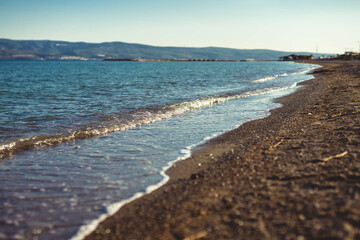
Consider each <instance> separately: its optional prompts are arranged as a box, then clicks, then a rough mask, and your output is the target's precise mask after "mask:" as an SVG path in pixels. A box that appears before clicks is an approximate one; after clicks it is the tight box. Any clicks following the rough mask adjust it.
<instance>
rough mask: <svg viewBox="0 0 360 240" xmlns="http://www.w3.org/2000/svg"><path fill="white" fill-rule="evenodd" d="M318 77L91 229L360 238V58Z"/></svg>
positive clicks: (327, 67)
mask: <svg viewBox="0 0 360 240" xmlns="http://www.w3.org/2000/svg"><path fill="white" fill-rule="evenodd" d="M312 63H316V64H320V65H322V66H323V67H322V68H319V69H316V70H315V71H314V72H313V73H312V74H313V75H314V76H315V78H314V79H312V80H309V81H306V82H304V83H303V85H304V87H302V88H300V89H299V90H298V91H297V92H296V93H294V94H292V95H289V96H287V97H284V98H282V99H280V100H278V102H280V103H282V104H283V107H281V108H278V109H275V110H272V111H271V115H270V116H269V117H266V118H264V119H260V120H256V121H252V122H249V123H246V124H244V125H242V126H241V127H240V128H238V129H235V130H233V131H230V132H228V133H226V134H224V135H221V136H220V137H217V138H215V139H213V140H211V141H210V142H208V143H206V144H205V145H204V146H201V147H200V148H199V149H198V150H196V151H195V152H194V154H193V155H192V157H191V158H189V159H187V160H185V161H182V162H178V163H176V165H174V166H173V167H172V168H171V169H169V170H168V172H167V173H168V174H169V175H170V181H169V182H168V183H167V184H166V185H164V186H163V187H161V188H160V189H158V190H156V191H154V192H152V193H151V194H148V195H145V196H143V197H142V198H139V199H137V200H135V201H133V202H131V203H129V204H127V205H125V206H124V207H122V208H121V209H120V210H119V212H117V213H116V214H115V215H113V216H112V217H110V218H108V219H106V220H105V221H103V222H102V223H101V224H100V225H99V226H98V228H97V229H96V231H94V232H93V233H92V234H91V235H89V236H88V237H87V238H86V239H201V238H204V239H330V238H331V239H358V238H359V237H360V228H359V227H358V225H357V223H358V222H359V221H360V210H359V209H360V171H359V170H360V158H359V157H360V155H359V154H360V148H359V146H360V136H359V133H360V117H359V115H360V113H359V109H360V101H359V99H360V98H359V96H360V88H359V87H360V85H359V83H360V62H333V61H329V62H328V61H326V62H325V61H324V62H312Z"/></svg>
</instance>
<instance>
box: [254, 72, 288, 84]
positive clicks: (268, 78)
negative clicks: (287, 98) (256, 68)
mask: <svg viewBox="0 0 360 240" xmlns="http://www.w3.org/2000/svg"><path fill="white" fill-rule="evenodd" d="M287 75H288V74H287V73H282V74H276V75H273V76H268V77H264V78H260V79H257V80H254V81H253V82H255V83H256V82H267V81H270V80H273V79H276V78H278V77H286V76H287Z"/></svg>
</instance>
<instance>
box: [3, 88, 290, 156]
mask: <svg viewBox="0 0 360 240" xmlns="http://www.w3.org/2000/svg"><path fill="white" fill-rule="evenodd" d="M295 86H296V83H295V84H293V85H291V86H287V87H273V88H265V89H261V90H260V89H258V90H254V91H249V92H245V93H239V94H231V95H226V96H225V95H224V96H209V97H205V98H200V99H196V100H194V101H188V102H182V103H175V104H170V105H167V106H163V107H160V108H147V109H138V110H135V111H133V112H130V113H127V114H122V115H119V116H114V117H112V118H110V119H108V120H105V121H103V122H99V123H95V124H92V125H89V126H86V127H84V128H82V129H79V130H73V131H70V132H66V133H58V134H54V135H40V136H33V137H29V138H22V139H17V140H14V141H11V142H9V143H6V144H3V145H0V159H3V158H6V157H10V156H13V155H15V154H16V153H19V152H22V151H26V150H31V149H34V148H39V147H47V146H54V145H57V144H61V143H66V142H71V141H76V140H81V139H86V138H92V137H97V136H102V135H107V134H109V133H112V132H119V131H124V130H127V129H132V128H135V127H138V126H141V125H146V124H151V123H154V122H158V121H161V120H164V119H168V118H171V117H174V116H177V115H181V114H185V113H187V112H190V111H194V110H197V109H201V108H205V107H211V106H214V105H216V104H219V103H223V102H226V101H230V100H234V99H238V98H243V97H249V96H254V95H261V94H266V93H270V92H274V91H279V90H284V89H287V88H292V87H295Z"/></svg>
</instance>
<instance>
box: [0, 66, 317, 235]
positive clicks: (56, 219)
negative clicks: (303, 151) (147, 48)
mask: <svg viewBox="0 0 360 240" xmlns="http://www.w3.org/2000/svg"><path fill="white" fill-rule="evenodd" d="M317 67H319V66H317V65H311V64H299V63H293V62H277V61H274V62H267V61H264V62H123V61H122V62H115V61H114V62H112V61H108V62H105V61H0V239H73V240H77V239H83V237H84V236H86V235H87V234H89V233H90V232H91V231H92V230H94V229H95V228H96V226H97V225H98V224H99V222H101V221H102V220H104V219H105V218H107V217H108V216H110V215H112V214H114V213H115V212H116V211H117V210H118V209H119V208H120V207H121V206H123V205H124V204H125V203H127V202H130V201H132V200H133V199H136V198H138V197H140V196H142V195H144V194H147V193H149V192H151V191H153V190H155V189H157V188H158V187H160V186H162V185H163V184H165V183H166V181H167V180H168V176H167V175H166V174H165V171H166V170H167V169H168V168H169V167H170V166H171V165H172V164H173V163H174V162H176V161H181V160H183V159H186V158H188V157H189V156H191V152H192V151H193V149H194V148H196V147H197V146H199V145H201V144H204V143H206V141H208V140H209V139H211V138H214V137H216V136H218V135H220V134H222V133H224V132H226V131H229V130H232V129H234V128H237V127H239V126H241V125H242V124H243V123H245V122H248V121H251V120H255V119H260V118H264V117H266V116H268V115H269V114H270V110H271V109H274V108H277V107H280V106H281V105H280V104H279V103H276V102H275V100H276V99H278V98H280V97H282V96H285V95H288V94H291V93H293V92H294V91H296V89H298V88H299V87H300V85H299V83H300V82H302V81H305V80H308V79H310V78H312V76H311V75H308V74H307V73H309V71H311V70H312V69H314V68H317Z"/></svg>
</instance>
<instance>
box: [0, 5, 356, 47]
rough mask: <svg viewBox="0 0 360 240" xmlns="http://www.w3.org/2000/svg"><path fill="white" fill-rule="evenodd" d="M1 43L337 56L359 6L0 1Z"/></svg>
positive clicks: (350, 35) (352, 38) (348, 42)
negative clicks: (80, 43)
mask: <svg viewBox="0 0 360 240" xmlns="http://www.w3.org/2000/svg"><path fill="white" fill-rule="evenodd" d="M0 38H11V39H35V40H43V39H49V40H65V41H84V42H110V41H123V42H132V43H143V44H150V45H155V46H186V47H206V46H217V47H231V48H239V49H274V50H285V51H312V52H315V51H316V47H318V50H319V52H326V53H342V52H344V51H345V50H351V49H352V50H354V51H359V47H360V46H359V44H360V0H250V1H244V0H216V1H215V0H181V1H172V0H131V1H130V0H126V1H123V0H118V1H115V0H0Z"/></svg>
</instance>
